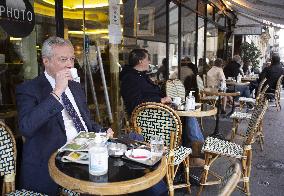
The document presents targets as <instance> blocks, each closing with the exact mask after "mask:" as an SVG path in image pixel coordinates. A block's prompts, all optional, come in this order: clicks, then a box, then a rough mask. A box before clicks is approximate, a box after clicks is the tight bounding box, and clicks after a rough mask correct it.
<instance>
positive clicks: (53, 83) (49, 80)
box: [44, 71, 55, 89]
mask: <svg viewBox="0 0 284 196" xmlns="http://www.w3.org/2000/svg"><path fill="white" fill-rule="evenodd" d="M44 75H45V77H46V79H47V80H48V82H49V83H50V85H51V87H52V89H54V88H55V79H54V78H53V77H51V76H50V75H48V73H47V72H46V71H44Z"/></svg>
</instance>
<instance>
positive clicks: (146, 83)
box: [120, 49, 204, 165]
mask: <svg viewBox="0 0 284 196" xmlns="http://www.w3.org/2000/svg"><path fill="white" fill-rule="evenodd" d="M149 63H150V59H149V53H148V51H147V50H145V49H134V50H132V51H131V52H130V54H129V64H128V65H126V66H124V68H123V69H122V71H121V73H120V82H121V83H120V91H121V95H122V98H123V101H124V104H125V107H126V110H127V113H128V115H129V116H130V115H131V113H132V111H133V110H134V108H135V107H136V106H138V105H139V104H141V103H144V102H157V103H163V104H170V103H171V102H172V100H171V98H170V97H167V96H166V97H165V96H163V94H162V92H161V89H160V88H159V86H157V85H156V84H154V83H153V82H152V81H151V80H150V79H149V77H148V75H147V74H146V72H147V70H148V69H149ZM182 137H183V141H184V143H185V145H186V146H187V147H190V146H191V147H192V150H193V155H194V156H196V157H197V158H196V159H192V161H193V162H194V164H196V165H202V164H204V160H202V159H199V158H198V156H199V155H200V150H201V146H202V144H203V142H204V137H203V135H202V133H201V130H200V127H199V124H198V121H197V119H196V118H192V117H188V118H186V125H185V129H184V130H183V134H182Z"/></svg>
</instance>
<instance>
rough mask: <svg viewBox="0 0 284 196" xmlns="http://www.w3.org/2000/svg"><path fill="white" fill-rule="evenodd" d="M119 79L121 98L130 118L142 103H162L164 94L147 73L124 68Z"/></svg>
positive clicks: (128, 67)
mask: <svg viewBox="0 0 284 196" xmlns="http://www.w3.org/2000/svg"><path fill="white" fill-rule="evenodd" d="M119 79H120V92H121V96H122V98H123V101H124V105H125V107H126V110H127V114H128V115H129V116H131V113H132V111H133V110H134V108H135V107H136V106H138V105H139V104H141V103H144V102H158V103H159V102H161V98H162V97H163V96H162V92H161V90H160V88H159V86H157V85H156V84H154V83H153V82H152V81H151V80H150V78H149V76H148V75H147V74H146V72H140V71H137V70H135V69H133V68H132V67H130V66H124V67H123V69H122V71H121V72H120V78H119Z"/></svg>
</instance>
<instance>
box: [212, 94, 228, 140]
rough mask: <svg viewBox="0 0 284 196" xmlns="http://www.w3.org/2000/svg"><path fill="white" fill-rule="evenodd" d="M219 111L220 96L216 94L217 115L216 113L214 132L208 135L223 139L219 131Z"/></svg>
mask: <svg viewBox="0 0 284 196" xmlns="http://www.w3.org/2000/svg"><path fill="white" fill-rule="evenodd" d="M220 111H221V96H220V95H219V96H218V103H217V115H216V125H215V130H214V132H213V133H212V134H211V135H210V136H211V137H216V138H219V139H225V137H224V136H223V134H222V133H220V132H219V119H220Z"/></svg>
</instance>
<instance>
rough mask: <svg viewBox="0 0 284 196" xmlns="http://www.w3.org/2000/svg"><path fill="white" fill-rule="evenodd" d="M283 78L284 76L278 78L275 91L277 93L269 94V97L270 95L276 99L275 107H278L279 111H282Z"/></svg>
mask: <svg viewBox="0 0 284 196" xmlns="http://www.w3.org/2000/svg"><path fill="white" fill-rule="evenodd" d="M283 77H284V75H281V76H280V77H279V78H278V80H277V83H276V89H273V90H275V92H274V93H267V95H270V96H272V97H274V98H275V106H276V110H277V111H280V110H281V104H280V93H281V83H282V80H283Z"/></svg>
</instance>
